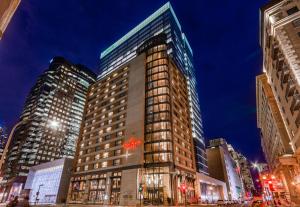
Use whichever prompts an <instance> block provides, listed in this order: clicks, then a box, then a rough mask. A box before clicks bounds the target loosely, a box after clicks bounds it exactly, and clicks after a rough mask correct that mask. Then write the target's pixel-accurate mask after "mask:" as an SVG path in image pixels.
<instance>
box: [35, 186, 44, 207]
mask: <svg viewBox="0 0 300 207" xmlns="http://www.w3.org/2000/svg"><path fill="white" fill-rule="evenodd" d="M42 186H44V184H40V185H39V188H38V191H37V192H36V197H35V205H36V204H37V203H38V200H39V199H38V197H39V194H40V188H41V187H42Z"/></svg>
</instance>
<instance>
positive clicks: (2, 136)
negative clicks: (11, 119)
mask: <svg viewBox="0 0 300 207" xmlns="http://www.w3.org/2000/svg"><path fill="white" fill-rule="evenodd" d="M6 142H7V133H6V129H5V128H4V127H1V126H0V156H2V154H3V151H4V148H5V145H6Z"/></svg>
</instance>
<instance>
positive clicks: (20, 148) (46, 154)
mask: <svg viewBox="0 0 300 207" xmlns="http://www.w3.org/2000/svg"><path fill="white" fill-rule="evenodd" d="M95 80H96V75H95V74H94V73H93V72H91V71H90V70H89V69H87V68H86V67H84V66H82V65H74V64H71V63H69V62H68V61H66V60H65V59H64V58H61V57H55V58H53V59H52V60H51V63H50V66H49V68H48V69H47V70H46V71H45V72H44V73H43V74H42V75H41V76H40V77H39V78H38V80H37V82H36V84H35V85H34V86H33V87H32V89H31V91H30V93H29V95H28V97H27V99H26V102H25V106H24V109H23V112H22V115H21V117H20V120H19V122H18V123H17V124H16V125H15V127H14V129H13V130H12V132H11V133H12V135H13V136H12V139H11V141H10V144H9V146H7V153H5V155H4V156H5V158H6V159H5V162H4V165H3V166H2V171H3V173H4V174H3V180H2V183H1V184H2V187H3V186H5V192H4V194H6V195H8V194H9V193H10V192H12V191H14V189H11V187H17V188H18V189H21V188H22V187H23V183H24V181H25V180H24V179H25V178H26V176H27V174H28V171H29V168H30V167H31V166H34V165H38V164H40V163H44V162H48V161H52V160H55V159H59V158H62V157H68V158H72V157H74V154H75V150H76V145H77V138H78V135H79V130H80V124H81V120H82V115H83V111H84V105H85V100H86V96H87V91H88V87H89V85H90V84H91V83H94V82H95ZM2 190H3V189H2Z"/></svg>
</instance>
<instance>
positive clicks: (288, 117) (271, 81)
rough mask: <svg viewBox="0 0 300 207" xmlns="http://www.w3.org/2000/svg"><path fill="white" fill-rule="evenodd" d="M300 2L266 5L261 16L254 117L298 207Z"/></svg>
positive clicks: (278, 174) (270, 159)
mask: <svg viewBox="0 0 300 207" xmlns="http://www.w3.org/2000/svg"><path fill="white" fill-rule="evenodd" d="M299 8H300V2H299V1H297V0H291V1H286V0H283V1H270V2H269V3H268V4H267V5H265V6H264V7H262V8H261V12H260V18H261V21H260V23H261V24H260V45H261V48H262V51H263V73H264V75H262V76H258V77H257V108H258V110H257V119H258V127H259V128H260V129H261V136H262V146H263V150H264V153H265V155H266V159H267V161H268V163H269V167H270V169H271V170H272V172H273V173H274V174H275V175H276V177H280V178H281V179H282V180H283V184H284V187H285V188H286V192H287V193H286V197H291V200H292V201H294V202H296V203H297V204H300V196H299V195H300V167H299V160H300V159H299V157H300V128H299V127H300V110H299V109H300V95H299V92H300V73H299V71H300V62H299V57H300V47H299V44H300V11H299Z"/></svg>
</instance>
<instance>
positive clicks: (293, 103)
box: [290, 94, 300, 114]
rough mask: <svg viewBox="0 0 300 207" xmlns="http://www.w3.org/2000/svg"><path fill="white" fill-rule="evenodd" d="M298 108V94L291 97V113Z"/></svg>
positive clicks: (299, 106) (299, 97)
mask: <svg viewBox="0 0 300 207" xmlns="http://www.w3.org/2000/svg"><path fill="white" fill-rule="evenodd" d="M299 108H300V95H299V94H294V95H293V100H292V104H291V108H290V109H291V112H292V114H294V112H295V111H297V110H299Z"/></svg>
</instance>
